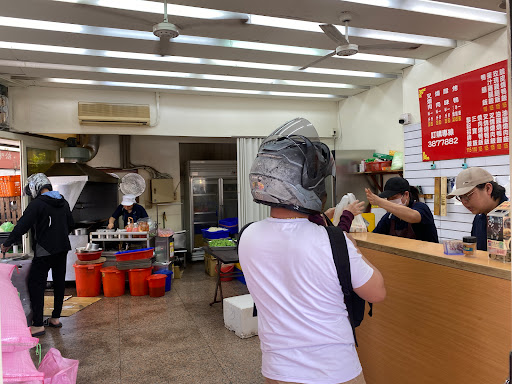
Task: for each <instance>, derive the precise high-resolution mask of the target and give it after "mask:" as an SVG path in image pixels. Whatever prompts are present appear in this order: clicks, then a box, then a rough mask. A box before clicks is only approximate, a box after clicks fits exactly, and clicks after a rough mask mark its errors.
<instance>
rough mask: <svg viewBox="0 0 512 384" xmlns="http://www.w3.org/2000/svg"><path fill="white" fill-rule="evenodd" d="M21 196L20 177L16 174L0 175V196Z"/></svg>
mask: <svg viewBox="0 0 512 384" xmlns="http://www.w3.org/2000/svg"><path fill="white" fill-rule="evenodd" d="M10 196H21V178H20V175H17V176H0V197H10Z"/></svg>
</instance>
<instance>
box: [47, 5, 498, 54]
mask: <svg viewBox="0 0 512 384" xmlns="http://www.w3.org/2000/svg"><path fill="white" fill-rule="evenodd" d="M54 1H60V2H65V3H75V4H88V5H91V6H99V7H107V8H114V9H124V10H128V11H135V12H147V13H155V14H159V15H163V13H164V8H163V4H162V3H161V2H154V1H146V0H130V1H126V0H125V1H119V0H54ZM397 1H400V0H396V2H397ZM376 2H378V3H386V1H384V2H383V1H380V2H379V1H376ZM363 3H364V2H363ZM381 6H382V5H381ZM465 8H469V7H465ZM472 9H475V8H472ZM167 11H168V14H169V15H172V16H181V17H191V18H196V19H219V18H236V17H240V15H241V14H240V13H236V12H227V11H218V10H215V9H207V8H200V7H191V6H186V5H176V4H168V5H167ZM477 11H480V10H479V9H477ZM482 11H484V10H482ZM497 13H499V12H497ZM243 15H247V17H248V18H249V21H248V22H247V24H252V25H259V26H264V27H274V28H284V29H294V30H299V31H306V32H315V33H323V32H322V30H321V29H320V27H319V24H321V22H312V21H304V20H293V19H285V18H281V17H272V16H261V15H251V14H243ZM459 17H460V16H459ZM505 24H506V22H505ZM337 27H338V28H339V29H340V31H342V33H343V34H344V33H345V27H343V26H337ZM350 35H351V36H357V37H365V38H369V39H380V40H389V41H397V42H404V43H412V44H426V45H435V46H441V47H456V46H457V42H456V41H455V40H452V39H445V38H440V37H430V36H422V35H413V34H408V33H400V32H389V31H379V30H374V29H362V28H354V27H350Z"/></svg>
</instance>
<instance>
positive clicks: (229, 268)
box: [215, 264, 235, 281]
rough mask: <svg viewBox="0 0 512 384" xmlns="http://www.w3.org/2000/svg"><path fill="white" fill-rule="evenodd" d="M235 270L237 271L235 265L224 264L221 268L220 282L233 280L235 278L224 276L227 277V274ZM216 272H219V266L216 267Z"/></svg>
mask: <svg viewBox="0 0 512 384" xmlns="http://www.w3.org/2000/svg"><path fill="white" fill-rule="evenodd" d="M234 269H235V266H234V265H233V264H222V266H221V267H220V280H221V281H231V280H233V277H223V276H225V275H226V274H227V273H231V272H233V270H234ZM215 270H216V271H217V266H215ZM217 272H218V271H217Z"/></svg>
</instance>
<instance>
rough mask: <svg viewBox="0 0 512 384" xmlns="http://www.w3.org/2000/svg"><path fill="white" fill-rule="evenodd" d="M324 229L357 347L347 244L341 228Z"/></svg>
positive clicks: (330, 226)
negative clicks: (327, 236)
mask: <svg viewBox="0 0 512 384" xmlns="http://www.w3.org/2000/svg"><path fill="white" fill-rule="evenodd" d="M329 222H330V220H329ZM325 229H326V230H327V234H328V235H329V240H330V243H331V249H332V257H333V259H334V265H335V266H336V272H337V273H338V279H339V281H340V284H341V290H342V292H343V297H344V301H345V305H346V307H347V312H348V319H349V321H350V326H351V327H352V334H353V335H354V341H355V344H356V346H358V345H357V338H356V328H355V322H354V308H353V306H352V303H353V302H352V297H351V295H352V294H353V289H352V278H351V275H350V259H349V255H348V248H347V242H346V240H345V235H344V234H343V230H342V229H341V228H338V227H335V226H334V225H329V224H327V227H326V228H325Z"/></svg>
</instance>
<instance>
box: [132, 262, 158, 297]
mask: <svg viewBox="0 0 512 384" xmlns="http://www.w3.org/2000/svg"><path fill="white" fill-rule="evenodd" d="M151 270H152V268H137V269H130V270H128V281H129V282H130V295H132V296H146V295H147V294H148V293H149V288H148V280H147V279H148V277H149V276H151Z"/></svg>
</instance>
